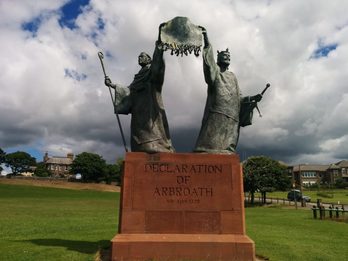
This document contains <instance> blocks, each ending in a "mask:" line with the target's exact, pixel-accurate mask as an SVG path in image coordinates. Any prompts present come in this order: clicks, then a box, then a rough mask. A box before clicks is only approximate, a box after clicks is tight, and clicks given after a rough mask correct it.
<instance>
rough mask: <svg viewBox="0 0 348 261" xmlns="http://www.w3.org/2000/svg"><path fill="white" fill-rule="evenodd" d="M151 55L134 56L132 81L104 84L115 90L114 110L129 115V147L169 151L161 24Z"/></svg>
mask: <svg viewBox="0 0 348 261" xmlns="http://www.w3.org/2000/svg"><path fill="white" fill-rule="evenodd" d="M162 26H163V24H162V25H161V26H160V30H159V35H158V40H157V41H156V46H155V50H154V53H153V56H152V59H151V57H150V56H149V55H148V54H146V53H144V52H142V53H140V55H139V57H138V63H139V65H140V66H141V69H140V71H139V72H138V73H137V74H136V75H135V76H134V80H133V82H132V83H131V84H130V85H129V86H128V87H124V86H121V85H119V84H114V83H112V82H111V80H110V78H109V77H106V78H105V85H107V86H109V87H111V88H113V89H114V90H115V96H114V97H115V100H114V108H115V113H119V114H129V113H130V114H132V118H131V150H132V151H137V152H147V153H155V152H173V151H174V149H173V146H172V142H171V139H170V134H169V127H168V121H167V117H166V113H165V110H164V106H163V100H162V86H163V81H164V73H165V63H164V59H163V48H162V45H161V35H160V32H161V27H162Z"/></svg>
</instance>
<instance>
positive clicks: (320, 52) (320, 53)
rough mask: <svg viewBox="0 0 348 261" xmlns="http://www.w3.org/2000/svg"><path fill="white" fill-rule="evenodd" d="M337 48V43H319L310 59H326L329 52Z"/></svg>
mask: <svg viewBox="0 0 348 261" xmlns="http://www.w3.org/2000/svg"><path fill="white" fill-rule="evenodd" d="M337 46H338V44H337V43H333V44H327V45H324V44H322V43H321V41H319V43H318V48H317V49H316V50H314V52H313V53H312V55H311V57H310V58H311V59H319V58H320V57H327V56H328V55H329V53H330V52H332V51H334V50H336V48H337Z"/></svg>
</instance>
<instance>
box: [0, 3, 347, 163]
mask: <svg viewBox="0 0 348 261" xmlns="http://www.w3.org/2000/svg"><path fill="white" fill-rule="evenodd" d="M66 2H67V1H63V0H62V1H43V0H42V1H35V3H33V1H20V4H19V3H18V2H17V1H10V0H3V1H1V2H0V33H1V35H2V36H3V37H2V41H1V42H0V55H1V63H0V70H1V72H2V73H1V74H0V86H1V95H0V122H1V125H0V147H2V148H4V149H6V148H10V147H14V146H21V145H28V144H40V147H39V148H37V149H39V150H41V151H42V152H45V151H46V150H48V151H49V152H50V153H51V154H55V153H56V154H65V153H66V152H67V151H73V152H74V153H78V152H82V151H84V150H87V151H92V152H96V153H101V154H102V155H103V156H104V157H105V158H106V159H108V160H113V159H115V158H117V157H118V156H121V155H122V154H123V148H122V142H121V139H120V134H119V131H118V129H117V125H116V120H115V116H114V115H113V112H112V106H111V103H110V98H109V97H108V95H109V94H108V90H107V88H106V87H104V85H103V75H102V71H101V67H100V64H99V60H98V57H97V52H98V51H103V52H104V53H105V54H106V53H109V54H110V55H111V56H106V57H105V59H104V61H105V65H106V70H107V73H108V75H109V76H110V77H111V79H112V80H113V81H115V82H119V83H121V84H124V85H127V84H129V83H130V82H131V81H132V78H133V76H134V74H135V73H136V72H137V71H138V70H139V67H138V65H137V55H138V54H139V53H140V52H141V51H146V52H148V53H150V54H151V53H152V52H153V48H154V42H155V40H156V38H157V34H158V26H159V24H160V23H161V22H164V21H168V20H170V19H172V18H174V17H175V16H187V17H189V18H190V20H191V21H192V22H193V23H195V24H199V25H203V26H204V27H205V28H206V29H207V30H208V34H209V38H210V41H211V43H212V45H213V47H214V49H215V50H221V49H225V48H227V47H228V48H229V49H230V52H231V58H232V61H231V68H230V69H231V70H232V71H234V72H235V73H236V75H237V78H238V81H239V84H240V87H241V89H242V92H243V94H244V95H253V94H256V93H258V92H260V91H261V90H262V89H263V88H264V86H265V84H266V83H267V82H270V83H271V84H272V87H271V88H270V89H269V90H268V91H267V93H266V94H265V96H264V99H263V101H262V102H261V103H260V105H259V107H260V109H261V111H262V114H263V117H262V118H258V117H257V113H255V118H254V125H253V126H251V127H248V128H243V129H242V130H241V139H240V148H241V150H246V149H248V150H249V152H250V153H260V152H262V154H268V155H270V156H276V157H277V158H279V159H283V160H285V161H288V162H292V161H296V160H307V159H310V160H314V159H319V158H320V159H321V160H323V161H324V162H327V161H325V159H330V160H336V159H341V158H342V157H348V155H347V153H346V152H345V150H342V146H344V145H346V144H347V142H346V130H347V127H348V126H347V122H348V120H347V116H346V112H347V109H348V108H347V104H348V100H347V99H348V98H347V97H348V91H347V88H346V75H347V73H348V71H347V70H348V69H347V68H348V64H347V63H348V59H347V57H348V46H347V44H348V26H347V25H348V19H347V18H346V10H347V8H348V3H345V2H343V1H330V4H328V3H327V1H314V0H311V1H305V2H304V1H291V0H284V1H270V0H268V1H256V0H250V1H232V2H231V1H227V0H219V1H198V0H194V1H190V3H189V4H188V2H187V1H183V0H178V1H159V0H157V1H149V0H148V1H136V0H133V1H121V0H116V1H107V0H98V1H94V0H91V2H90V5H89V6H87V7H85V8H84V9H83V12H82V13H81V14H80V15H79V17H78V18H77V20H76V25H77V27H76V28H75V29H73V30H71V29H69V28H66V27H65V28H62V27H61V26H60V25H59V19H60V17H61V12H60V11H59V8H60V7H61V6H63V5H64V4H65V3H66ZM9 10H11V11H9ZM37 17H40V19H41V20H40V25H39V27H38V30H37V32H36V33H35V35H34V37H33V34H32V33H30V32H28V31H24V30H23V28H22V25H23V23H28V22H30V21H32V20H33V19H35V18H37ZM101 25H103V26H104V28H103V29H102V30H100V28H99V27H100V26H101ZM103 26H102V27H103ZM320 42H321V43H323V44H325V45H329V44H337V48H336V50H333V51H332V52H330V53H329V54H328V56H327V57H321V58H319V59H310V57H311V55H312V54H313V52H315V50H317V49H318V48H319V43H320ZM165 60H166V79H165V85H164V90H163V96H164V102H165V106H166V111H167V115H168V118H169V124H170V128H171V132H172V136H173V137H172V138H173V140H174V142H176V143H177V144H180V143H181V142H182V141H183V140H185V143H186V146H187V147H186V148H185V149H186V151H188V150H189V149H190V147H192V146H193V144H194V142H195V138H196V136H197V132H198V131H199V128H200V122H201V117H202V114H203V109H204V103H205V99H206V84H205V83H204V80H203V72H202V60H201V57H199V58H196V57H194V56H189V57H183V58H180V57H179V58H178V57H173V56H170V55H169V54H166V55H165ZM67 72H68V73H67ZM69 75H70V76H71V77H70V76H69ZM121 118H122V122H123V125H124V126H123V128H124V131H125V132H126V133H127V137H128V132H129V131H128V130H129V118H130V117H127V116H122V117H121ZM176 135H177V136H176ZM19 136H20V137H19ZM16 137H17V138H16ZM38 140H40V142H39V143H38V142H37V141H38ZM338 141H340V142H338ZM303 155H310V156H306V157H304V156H303Z"/></svg>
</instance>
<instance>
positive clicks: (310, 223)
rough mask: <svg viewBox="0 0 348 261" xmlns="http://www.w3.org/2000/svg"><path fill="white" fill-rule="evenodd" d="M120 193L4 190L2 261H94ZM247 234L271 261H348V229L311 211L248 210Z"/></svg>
mask: <svg viewBox="0 0 348 261" xmlns="http://www.w3.org/2000/svg"><path fill="white" fill-rule="evenodd" d="M118 204H119V193H116V192H100V191H89V190H88V191H86V190H67V189H57V188H45V187H33V186H22V185H8V184H0V213H1V214H0V235H1V236H0V260H6V261H13V260H16V261H17V260H23V261H24V260H25V261H28V260H29V261H30V260H35V261H40V260H45V261H46V260H79V261H80V260H94V256H95V253H96V252H97V251H98V249H99V248H106V247H108V246H109V242H110V239H111V238H112V237H113V236H114V235H115V234H116V231H117V222H118V220H117V219H118ZM246 218H247V234H248V235H249V236H250V237H251V238H252V239H253V240H254V241H255V243H256V252H257V254H258V255H263V256H265V257H269V258H270V260H277V261H278V260H281V261H283V260H305V261H306V260H325V261H326V260H333V261H334V260H335V261H337V260H338V261H339V260H342V261H343V260H347V257H348V248H347V246H346V245H347V242H348V224H347V223H338V222H333V221H321V220H314V219H312V214H311V212H310V211H309V210H300V209H299V210H293V209H286V208H279V207H267V208H266V207H255V208H247V209H246Z"/></svg>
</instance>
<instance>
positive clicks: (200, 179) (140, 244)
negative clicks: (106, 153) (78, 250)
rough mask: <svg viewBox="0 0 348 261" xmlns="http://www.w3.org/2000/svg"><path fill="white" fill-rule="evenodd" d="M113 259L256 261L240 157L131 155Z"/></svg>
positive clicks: (125, 172) (169, 154)
mask: <svg viewBox="0 0 348 261" xmlns="http://www.w3.org/2000/svg"><path fill="white" fill-rule="evenodd" d="M112 260H113V261H121V260H122V261H136V260H139V261H145V260H153V261H157V260H166V261H174V260H175V261H179V260H180V261H181V260H182V261H184V260H186V261H189V260H190V261H194V260H197V261H203V260H209V261H218V260H224V261H232V260H255V247H254V242H253V241H252V240H251V239H250V238H248V236H246V234H245V217H244V200H243V181H242V170H241V166H240V162H239V158H238V156H237V155H214V154H191V153H190V154H189V153H187V154H179V153H174V154H172V153H158V154H146V153H135V152H132V153H127V154H126V158H125V168H124V177H123V186H122V192H121V207H120V220H119V234H118V235H116V236H115V237H114V238H113V239H112Z"/></svg>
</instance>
